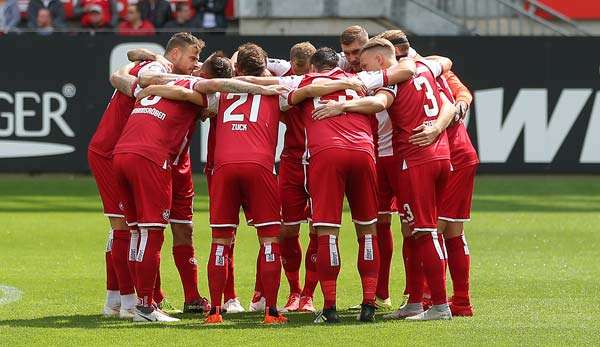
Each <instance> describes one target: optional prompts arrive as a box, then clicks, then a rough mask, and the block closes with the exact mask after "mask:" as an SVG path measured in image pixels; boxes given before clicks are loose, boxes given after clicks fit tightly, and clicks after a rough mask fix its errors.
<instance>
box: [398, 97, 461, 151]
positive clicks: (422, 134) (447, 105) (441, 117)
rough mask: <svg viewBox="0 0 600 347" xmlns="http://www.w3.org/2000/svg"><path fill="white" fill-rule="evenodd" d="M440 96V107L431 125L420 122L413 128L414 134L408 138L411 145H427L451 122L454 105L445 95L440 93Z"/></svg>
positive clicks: (453, 115) (454, 109)
mask: <svg viewBox="0 0 600 347" xmlns="http://www.w3.org/2000/svg"><path fill="white" fill-rule="evenodd" d="M440 97H441V98H442V108H441V109H440V113H439V114H438V117H437V119H436V120H435V121H434V122H433V124H431V125H428V124H421V125H419V126H418V127H416V128H414V129H413V132H416V134H414V135H412V136H411V137H410V138H409V139H408V141H409V142H410V143H412V144H413V145H417V146H429V145H430V144H432V143H433V142H434V141H435V139H437V137H438V136H440V134H441V133H442V132H443V131H444V130H446V128H447V127H448V125H450V123H452V120H453V119H454V117H455V115H456V107H455V106H454V104H452V102H450V100H448V98H446V95H444V94H440Z"/></svg>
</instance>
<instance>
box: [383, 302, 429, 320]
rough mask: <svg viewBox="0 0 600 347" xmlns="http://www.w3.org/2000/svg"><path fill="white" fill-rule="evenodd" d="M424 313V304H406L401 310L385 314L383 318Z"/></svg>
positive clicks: (403, 317)
mask: <svg viewBox="0 0 600 347" xmlns="http://www.w3.org/2000/svg"><path fill="white" fill-rule="evenodd" d="M421 313H423V304H422V303H420V302H418V303H415V304H405V305H404V306H402V307H400V309H399V310H397V311H394V312H392V313H389V314H386V315H384V316H383V319H405V318H408V317H412V316H416V315H418V314H421Z"/></svg>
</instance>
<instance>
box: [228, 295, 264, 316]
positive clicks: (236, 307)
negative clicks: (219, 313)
mask: <svg viewBox="0 0 600 347" xmlns="http://www.w3.org/2000/svg"><path fill="white" fill-rule="evenodd" d="M250 306H252V304H250ZM221 309H222V310H223V311H226V312H225V313H242V312H245V311H246V310H244V307H242V304H241V303H240V299H239V298H235V299H229V300H227V302H226V303H225V304H223V306H221ZM263 310H264V309H263Z"/></svg>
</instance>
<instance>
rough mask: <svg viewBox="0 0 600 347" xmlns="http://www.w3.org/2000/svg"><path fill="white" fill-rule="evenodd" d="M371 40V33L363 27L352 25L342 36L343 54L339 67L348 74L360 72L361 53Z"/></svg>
mask: <svg viewBox="0 0 600 347" xmlns="http://www.w3.org/2000/svg"><path fill="white" fill-rule="evenodd" d="M368 40H369V33H368V32H367V31H366V30H365V29H364V28H363V27H361V26H358V25H352V26H350V27H348V28H346V29H345V30H344V31H343V32H342V34H341V35H340V46H341V48H342V54H340V55H339V57H340V59H339V61H338V66H339V67H340V68H341V69H342V70H344V71H346V72H355V73H356V72H360V71H361V70H362V69H361V66H360V51H361V49H362V47H363V46H364V45H365V44H366V43H367V41H368Z"/></svg>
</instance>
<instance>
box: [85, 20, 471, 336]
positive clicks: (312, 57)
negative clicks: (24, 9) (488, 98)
mask: <svg viewBox="0 0 600 347" xmlns="http://www.w3.org/2000/svg"><path fill="white" fill-rule="evenodd" d="M340 44H341V50H342V52H343V53H337V52H336V51H335V50H333V49H331V48H328V47H322V48H319V49H315V47H314V46H312V44H310V43H309V42H301V43H297V44H295V45H294V46H293V47H292V48H291V50H290V59H289V61H288V60H281V59H270V58H268V56H267V53H266V52H265V51H264V50H263V49H262V48H261V47H259V46H258V45H256V44H253V43H247V44H244V45H242V46H240V47H239V48H238V50H237V52H235V54H234V55H233V56H232V57H231V58H228V57H225V56H223V54H222V53H220V52H215V53H213V54H211V55H210V56H209V57H208V58H207V59H206V60H205V61H204V62H203V63H200V62H199V55H200V53H201V51H202V50H203V48H204V42H202V41H201V40H199V39H198V38H196V37H195V36H193V35H191V34H189V33H177V34H175V35H173V36H172V37H171V39H170V40H169V42H168V44H167V47H166V50H165V54H164V56H160V55H157V54H154V53H152V52H150V51H147V50H145V49H137V50H133V51H130V52H129V53H128V58H129V60H130V61H132V62H131V63H130V64H128V65H126V66H123V67H122V68H120V69H119V70H118V71H116V72H115V73H113V75H112V76H111V84H112V85H113V86H114V87H115V89H116V90H115V93H114V94H113V96H112V98H111V100H110V102H109V104H108V106H107V108H106V110H105V112H104V115H103V116H102V119H101V121H100V124H99V125H98V129H97V130H96V133H95V134H94V136H93V138H92V140H91V142H90V145H89V150H88V161H89V165H90V169H91V171H92V173H93V175H94V178H95V179H96V183H97V186H98V190H99V192H100V196H101V199H102V203H103V206H104V214H105V215H106V216H107V217H108V219H109V221H110V224H111V232H110V233H109V241H108V243H107V248H106V255H105V257H106V273H107V283H106V287H107V299H106V303H105V307H104V315H105V316H117V317H120V318H123V319H133V320H134V321H137V322H156V321H158V322H171V321H177V320H178V319H177V318H174V317H171V316H170V315H169V314H168V313H166V312H165V311H166V307H167V303H166V300H165V298H164V294H163V292H162V290H161V280H160V271H159V268H160V252H161V248H162V245H163V241H164V229H165V228H166V227H167V225H169V224H170V225H171V230H172V233H173V257H174V260H175V265H176V267H177V270H178V272H179V275H180V278H181V282H182V285H183V290H184V296H185V298H184V307H183V312H186V313H202V314H204V316H205V318H204V322H205V323H206V324H218V323H221V322H223V315H224V314H227V313H239V312H243V311H244V310H245V309H244V308H243V307H242V305H241V303H240V301H239V299H238V296H237V294H236V291H235V280H234V248H236V249H238V250H239V248H240V247H241V248H242V249H243V247H244V245H237V246H236V242H235V240H236V238H235V235H236V229H237V227H238V225H239V212H240V207H241V208H242V209H243V212H244V214H245V217H246V221H247V223H248V224H249V225H251V226H253V227H255V228H256V231H257V235H258V240H259V244H260V249H259V253H258V255H257V260H256V279H255V291H254V295H253V298H252V302H251V303H250V306H249V308H248V309H249V310H250V311H264V320H263V323H265V324H283V323H286V322H287V318H286V317H285V316H284V315H283V313H285V312H293V311H299V312H315V311H316V310H315V307H314V305H313V296H314V292H315V289H316V287H317V284H320V288H321V291H322V294H323V298H324V305H323V308H322V310H320V311H319V312H318V313H317V316H316V318H315V323H338V322H340V317H339V316H338V313H337V309H336V286H337V277H338V274H339V272H340V267H341V257H340V253H339V251H338V238H339V237H340V235H339V231H340V227H341V221H342V211H343V203H344V197H346V199H347V201H348V204H349V207H350V212H351V215H352V221H353V222H354V225H355V229H356V237H357V241H358V245H359V247H358V254H357V267H358V272H359V274H360V278H361V285H362V301H361V303H360V304H359V305H357V306H356V307H354V308H355V309H357V310H360V313H358V317H357V318H358V320H360V321H363V322H372V321H374V320H375V313H376V310H377V309H380V308H391V306H392V303H391V299H390V290H389V287H390V283H389V282H390V281H389V278H390V267H391V261H392V253H393V248H394V244H393V236H392V230H391V216H392V214H394V213H398V214H399V215H400V217H401V221H402V235H403V245H402V258H403V262H404V269H405V276H406V282H405V283H406V286H405V289H404V294H405V296H407V299H406V303H405V304H404V305H403V306H401V307H400V308H399V309H398V310H396V311H393V312H392V313H389V314H386V315H384V316H383V318H384V319H407V320H443V319H450V318H452V316H472V315H473V309H472V306H471V302H470V294H469V271H470V256H469V249H468V247H467V244H466V240H465V236H464V233H463V223H464V222H465V221H468V220H469V219H470V209H471V198H472V194H473V184H474V178H475V172H476V169H477V166H478V158H477V154H476V152H475V149H474V148H473V146H472V144H471V141H470V139H469V137H468V134H467V131H466V127H465V125H464V123H463V118H464V117H465V115H466V113H467V110H468V108H469V105H470V103H471V100H472V96H471V94H470V92H469V90H468V89H467V88H466V87H465V86H464V85H463V84H462V83H461V81H460V80H459V79H458V78H457V77H456V75H454V74H453V73H452V71H451V67H452V62H451V60H450V59H448V58H445V57H441V56H428V57H422V56H420V55H419V54H418V53H417V52H416V51H415V50H414V49H413V48H411V47H410V44H409V41H408V39H407V37H406V35H405V34H404V33H403V32H402V31H400V30H389V31H386V32H383V33H381V34H378V35H377V36H375V37H373V38H370V39H369V35H368V33H367V32H366V31H365V30H364V29H363V28H361V27H359V26H351V27H349V28H347V29H346V30H345V31H344V32H343V33H342V35H341V37H340ZM198 121H208V122H210V131H209V135H208V148H207V162H206V166H205V171H204V173H205V175H206V177H207V184H208V192H209V204H210V227H211V229H212V241H211V245H210V253H209V254H208V264H207V267H206V269H207V277H208V285H209V292H210V293H209V294H210V300H208V299H206V298H204V297H202V296H201V295H200V293H199V291H198V269H197V264H196V261H195V249H194V245H193V242H192V239H193V238H192V234H193V224H192V217H193V208H192V201H193V197H194V186H193V181H192V172H191V163H190V161H191V158H190V154H189V146H190V142H191V138H192V136H193V133H194V131H195V128H196V124H197V122H198ZM279 122H283V123H284V124H285V125H286V131H285V141H284V149H283V152H282V153H281V161H280V163H279V170H278V172H277V171H276V166H275V152H276V146H277V139H278V131H279ZM302 223H308V225H309V230H310V234H309V236H310V239H309V240H310V241H309V244H308V246H307V247H306V250H305V252H304V253H303V251H302V246H301V243H300V239H299V233H300V225H301V224H302ZM303 258H304V267H305V278H304V285H303V286H301V281H300V275H299V274H300V268H301V264H302V259H303ZM282 268H283V270H284V273H285V277H286V279H287V282H288V284H289V295H288V300H287V303H286V304H285V306H283V307H278V305H277V296H278V292H279V287H280V279H281V269H282ZM447 268H448V269H449V272H450V275H451V277H452V282H453V295H452V297H451V298H450V300H448V298H447V294H446V269H447Z"/></svg>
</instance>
